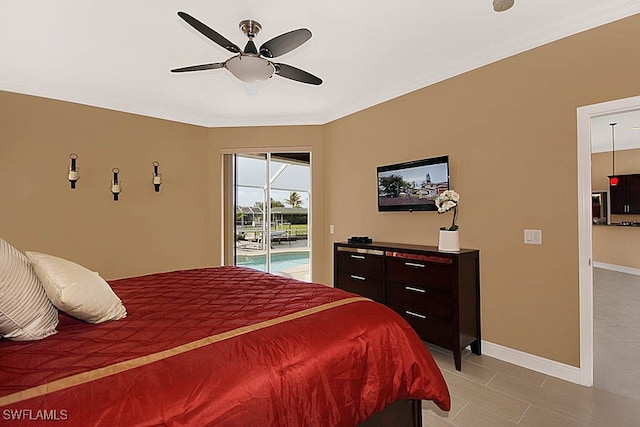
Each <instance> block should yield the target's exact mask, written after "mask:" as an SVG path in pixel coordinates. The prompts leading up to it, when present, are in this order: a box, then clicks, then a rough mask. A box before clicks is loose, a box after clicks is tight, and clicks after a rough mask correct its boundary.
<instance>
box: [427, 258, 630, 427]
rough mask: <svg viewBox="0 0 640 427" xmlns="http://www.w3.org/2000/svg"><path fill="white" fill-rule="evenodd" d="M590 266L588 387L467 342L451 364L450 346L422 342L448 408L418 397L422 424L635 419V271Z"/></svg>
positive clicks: (534, 426) (479, 426) (537, 424)
mask: <svg viewBox="0 0 640 427" xmlns="http://www.w3.org/2000/svg"><path fill="white" fill-rule="evenodd" d="M596 270H598V271H594V329H595V332H594V336H595V340H594V347H595V348H596V350H594V358H595V366H594V383H595V385H594V387H583V386H580V385H577V384H573V383H570V382H567V381H563V380H560V379H557V378H554V377H550V376H547V375H544V374H541V373H538V372H535V371H531V370H529V369H525V368H521V367H519V366H515V365H512V364H509V363H506V362H502V361H500V360H497V359H494V358H491V357H488V356H477V355H475V354H473V353H471V352H469V351H468V350H465V352H464V357H463V362H462V372H458V371H456V370H455V368H454V365H453V357H452V355H451V353H450V352H448V351H446V350H442V349H440V348H438V347H433V346H429V348H430V350H431V354H432V355H433V356H434V358H435V359H436V362H437V363H438V365H439V366H440V369H441V370H442V372H443V374H444V376H445V379H446V380H447V384H448V385H449V390H450V392H451V396H452V408H451V411H450V412H448V413H447V412H443V411H440V410H439V409H438V408H437V407H436V406H435V405H433V404H432V403H430V402H424V403H423V411H422V413H423V425H424V426H429V427H431V426H433V427H438V426H458V427H467V426H469V427H485V426H486V427H502V426H531V427H555V426H558V427H560V426H562V427H571V426H603V427H605V426H606V427H610V426H615V427H625V426H630V427H631V426H633V427H639V426H640V375H638V369H639V367H640V352H638V353H637V356H636V357H631V356H632V354H631V353H632V352H633V350H634V349H636V350H640V344H639V342H640V341H639V340H638V338H639V337H640V316H638V315H637V314H635V313H634V310H636V312H640V310H638V308H640V277H638V276H630V275H626V274H622V273H616V272H611V271H606V270H599V269H596ZM614 294H615V295H618V297H614V296H613V295H614ZM634 295H635V296H634ZM636 296H637V297H638V299H635V298H636ZM625 314H627V315H628V317H625ZM618 338H619V339H618ZM634 360H635V362H634Z"/></svg>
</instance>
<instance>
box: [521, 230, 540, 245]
mask: <svg viewBox="0 0 640 427" xmlns="http://www.w3.org/2000/svg"><path fill="white" fill-rule="evenodd" d="M524 243H525V244H527V245H541V244H542V230H524Z"/></svg>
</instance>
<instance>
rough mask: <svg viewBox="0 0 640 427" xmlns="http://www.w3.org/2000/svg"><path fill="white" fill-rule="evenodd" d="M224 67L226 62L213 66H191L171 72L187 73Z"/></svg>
mask: <svg viewBox="0 0 640 427" xmlns="http://www.w3.org/2000/svg"><path fill="white" fill-rule="evenodd" d="M223 67H224V62H214V63H213V64H202V65H190V66H188V67H182V68H174V69H173V70H171V72H172V73H184V72H185V71H202V70H217V69H218V68H223Z"/></svg>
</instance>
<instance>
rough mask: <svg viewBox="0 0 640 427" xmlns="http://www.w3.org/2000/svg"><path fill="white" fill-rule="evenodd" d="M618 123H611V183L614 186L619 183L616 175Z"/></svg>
mask: <svg viewBox="0 0 640 427" xmlns="http://www.w3.org/2000/svg"><path fill="white" fill-rule="evenodd" d="M617 124H618V123H609V126H611V176H610V177H609V184H610V185H611V186H612V187H615V186H616V185H618V182H619V179H618V177H617V176H616V134H615V128H616V125H617Z"/></svg>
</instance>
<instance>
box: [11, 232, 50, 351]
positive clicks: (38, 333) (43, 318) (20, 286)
mask: <svg viewBox="0 0 640 427" xmlns="http://www.w3.org/2000/svg"><path fill="white" fill-rule="evenodd" d="M56 326H58V312H57V311H56V309H55V307H53V305H51V302H50V301H49V299H48V298H47V295H46V294H45V292H44V289H43V288H42V284H41V283H40V282H39V281H38V277H36V274H35V273H34V272H33V269H32V268H31V266H30V265H29V262H28V261H27V258H26V257H25V256H24V255H23V254H22V253H20V251H18V250H17V249H16V248H14V247H13V246H11V245H10V244H9V243H7V242H6V241H4V240H2V239H0V337H4V338H8V339H10V340H14V341H31V340H39V339H42V338H45V337H48V336H49V335H53V334H55V333H56Z"/></svg>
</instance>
